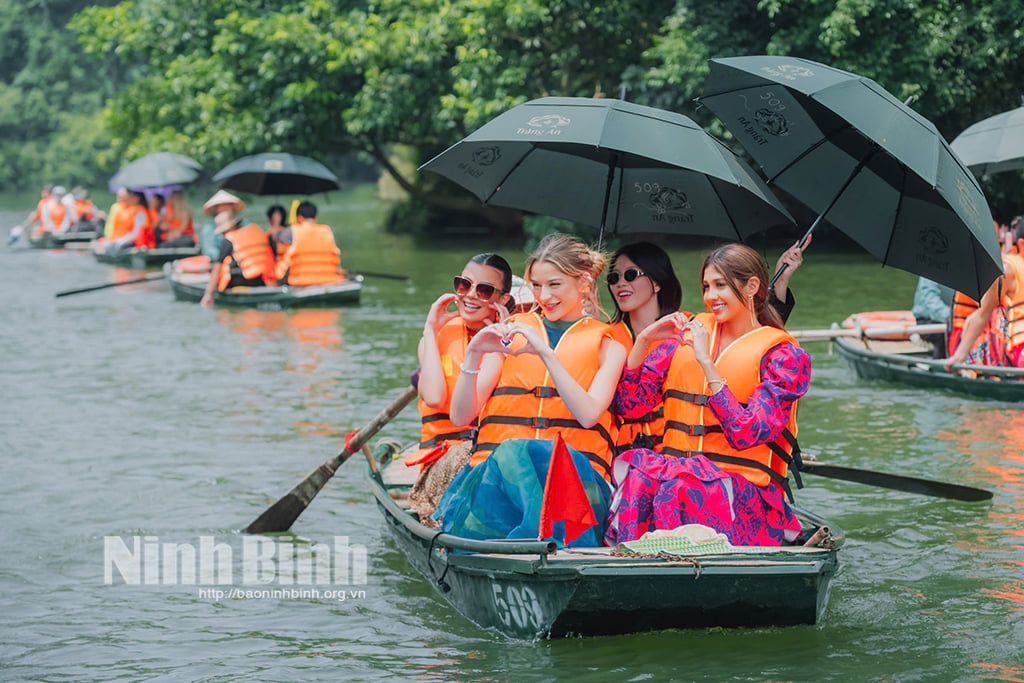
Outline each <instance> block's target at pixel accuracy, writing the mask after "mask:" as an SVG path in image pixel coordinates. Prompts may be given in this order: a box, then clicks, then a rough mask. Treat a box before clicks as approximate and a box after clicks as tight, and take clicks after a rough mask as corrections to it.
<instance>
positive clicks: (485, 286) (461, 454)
mask: <svg viewBox="0 0 1024 683" xmlns="http://www.w3.org/2000/svg"><path fill="white" fill-rule="evenodd" d="M511 287H512V268H511V267H510V266H509V264H508V261H506V260H505V259H504V258H502V257H501V256H499V255H497V254H490V253H486V254H477V255H476V256H474V257H473V258H471V259H470V260H469V262H468V263H467V264H466V265H465V267H464V268H463V269H462V274H461V275H456V276H455V280H454V293H448V294H442V295H441V296H440V297H438V298H437V300H436V301H434V303H433V304H432V305H431V306H430V312H429V313H428V314H427V320H426V322H425V323H424V325H423V337H422V338H421V339H420V345H419V361H420V370H419V376H418V379H417V380H416V390H417V392H418V393H419V397H420V400H419V411H420V415H421V420H422V426H421V428H420V448H419V450H418V451H416V453H414V454H413V455H412V456H410V457H409V458H408V459H407V460H406V464H407V465H409V466H413V465H420V466H421V474H420V478H419V479H418V480H417V482H416V485H415V486H414V488H413V491H412V492H411V495H410V504H411V505H412V506H413V508H415V509H416V511H417V512H419V514H420V518H421V519H423V520H425V521H426V520H428V518H429V515H430V513H432V512H433V511H434V508H436V507H437V501H438V500H439V499H440V496H441V494H443V493H444V490H445V488H447V486H448V483H449V482H450V481H451V478H452V476H454V474H455V473H456V472H457V471H458V470H459V469H461V468H462V466H463V465H465V464H466V462H468V461H469V445H470V444H469V440H470V439H472V437H473V428H472V427H471V426H468V425H467V426H461V427H457V426H455V425H454V424H452V421H451V417H450V416H449V410H450V405H451V398H452V390H453V389H454V388H455V383H456V381H457V380H458V378H459V372H460V370H459V368H460V367H461V365H462V361H463V358H464V356H465V353H466V347H467V346H468V345H469V342H470V340H471V339H473V337H474V336H475V335H476V334H477V333H478V332H479V331H480V330H482V329H483V328H484V327H486V326H487V325H490V324H492V323H494V322H497V321H498V320H501V319H503V318H506V317H507V316H508V314H507V311H506V310H505V308H504V306H505V305H506V304H507V303H508V301H509V297H510V295H509V290H510V289H511ZM452 304H455V310H449V308H450V307H451V305H452ZM456 446H457V447H456ZM453 447H455V448H453ZM442 458H444V459H443V460H442Z"/></svg>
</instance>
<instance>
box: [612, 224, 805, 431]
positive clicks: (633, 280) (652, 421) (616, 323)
mask: <svg viewBox="0 0 1024 683" xmlns="http://www.w3.org/2000/svg"><path fill="white" fill-rule="evenodd" d="M808 244H810V240H808ZM802 253H803V248H801V247H800V246H799V244H795V245H793V246H792V247H790V248H789V249H787V250H786V251H785V252H783V254H782V255H781V256H780V257H779V260H778V263H776V266H775V268H776V270H778V269H779V268H780V267H781V266H782V264H786V270H784V271H783V273H782V275H781V276H780V277H779V279H778V281H777V282H776V284H775V287H774V288H773V289H772V290H771V292H770V294H769V296H768V304H769V305H770V306H771V307H772V308H774V309H775V310H776V312H777V313H778V314H779V315H780V316H781V318H782V321H783V323H785V321H786V320H788V319H789V314H790V313H791V312H792V310H793V306H794V304H795V302H794V300H793V294H792V292H791V291H789V289H788V283H789V278H790V276H791V275H792V274H793V271H795V270H796V269H797V268H798V267H799V266H800V263H801V262H802V258H801V257H802ZM607 282H608V290H609V291H610V292H611V295H612V301H613V302H614V303H615V315H614V316H612V327H613V329H614V331H615V339H616V340H617V341H618V342H619V343H620V344H622V345H623V346H625V347H626V349H627V350H631V349H632V348H633V340H634V339H635V338H636V335H637V334H639V333H640V332H643V331H644V330H645V329H647V328H648V327H649V326H650V325H651V324H653V323H654V321H656V320H657V319H658V318H661V317H663V316H666V315H668V314H669V313H675V312H676V311H678V310H679V306H680V305H681V303H682V298H683V295H682V288H681V287H680V285H679V278H677V277H676V273H675V270H674V269H673V267H672V260H671V259H670V258H669V255H668V254H667V253H666V252H665V250H664V249H662V248H661V247H659V246H657V245H656V244H652V243H650V242H634V243H632V244H627V245H625V246H623V247H620V248H619V250H618V251H616V252H615V254H613V255H612V265H611V269H610V271H609V272H608V278H607ZM683 313H684V314H686V315H687V316H689V315H690V314H689V313H688V312H686V311H683ZM617 422H618V426H619V430H618V437H617V445H618V449H619V450H623V449H627V448H629V447H630V446H633V445H638V446H640V445H643V446H647V447H651V448H652V447H654V446H655V445H657V444H659V443H661V435H662V433H663V431H664V416H663V411H662V407H661V406H660V405H657V406H655V407H654V408H653V409H652V410H651V411H650V412H647V413H644V414H643V415H638V416H635V417H632V418H623V417H621V416H617ZM641 435H642V436H641ZM638 439H639V441H638Z"/></svg>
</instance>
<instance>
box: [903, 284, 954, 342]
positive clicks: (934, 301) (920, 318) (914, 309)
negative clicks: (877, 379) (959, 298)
mask: <svg viewBox="0 0 1024 683" xmlns="http://www.w3.org/2000/svg"><path fill="white" fill-rule="evenodd" d="M955 294H956V291H955V290H954V289H953V288H951V287H947V286H945V285H940V284H939V283H938V282H935V281H933V280H929V279H928V278H925V277H919V278H917V288H916V289H915V290H914V303H913V304H912V305H911V308H910V313H911V314H912V315H913V316H914V321H915V322H916V323H917V324H918V325H936V324H943V325H945V324H946V323H948V322H949V318H950V315H951V314H952V310H953V297H954V296H955ZM965 317H966V316H965ZM921 339H923V340H924V341H926V342H928V343H929V344H931V345H932V358H945V357H946V345H947V340H946V333H945V332H938V333H936V334H922V335H921Z"/></svg>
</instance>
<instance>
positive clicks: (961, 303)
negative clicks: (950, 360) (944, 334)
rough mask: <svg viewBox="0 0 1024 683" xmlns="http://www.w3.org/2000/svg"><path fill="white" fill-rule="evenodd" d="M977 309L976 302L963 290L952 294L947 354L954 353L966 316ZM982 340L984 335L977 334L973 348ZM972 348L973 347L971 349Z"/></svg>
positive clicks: (958, 343)
mask: <svg viewBox="0 0 1024 683" xmlns="http://www.w3.org/2000/svg"><path fill="white" fill-rule="evenodd" d="M976 310H978V302H977V301H975V300H974V299H972V298H971V297H969V296H967V295H966V294H964V293H963V292H956V293H955V294H954V295H953V309H952V311H951V312H950V314H949V335H948V339H949V343H948V349H947V351H948V355H950V356H952V355H953V354H954V353H956V347H957V346H959V345H960V337H961V336H962V335H963V332H964V325H965V324H966V323H967V316H969V315H970V314H971V313H974V312H975V311H976ZM983 341H984V335H983V334H980V335H978V339H977V341H975V342H974V348H977V346H978V345H979V344H981V343H982V342H983ZM972 350H973V349H972Z"/></svg>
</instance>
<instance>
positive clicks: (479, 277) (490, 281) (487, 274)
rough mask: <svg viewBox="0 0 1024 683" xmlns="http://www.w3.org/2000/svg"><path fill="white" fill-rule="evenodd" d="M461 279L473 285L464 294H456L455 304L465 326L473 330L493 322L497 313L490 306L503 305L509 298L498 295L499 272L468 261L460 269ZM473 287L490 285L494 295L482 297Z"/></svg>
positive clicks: (500, 287)
mask: <svg viewBox="0 0 1024 683" xmlns="http://www.w3.org/2000/svg"><path fill="white" fill-rule="evenodd" d="M462 277H464V278H466V279H467V280H469V281H470V282H472V283H473V285H474V286H473V287H471V288H470V290H469V291H468V292H466V293H465V294H458V293H456V299H455V303H456V305H457V306H458V308H459V315H460V316H461V317H462V319H463V320H464V321H465V322H466V326H467V327H469V328H470V329H474V330H475V329H479V328H481V327H483V326H484V325H487V324H489V323H492V322H494V320H495V318H496V317H497V312H496V311H495V310H494V307H493V306H492V305H491V304H494V303H505V302H507V301H508V298H509V295H508V294H501V293H500V292H501V291H502V289H503V286H502V276H501V271H500V270H498V269H497V268H492V267H491V266H485V265H481V264H479V263H473V262H472V261H470V262H469V263H467V264H466V267H465V268H463V269H462ZM475 285H491V286H492V287H494V290H495V291H494V294H493V295H492V296H491V297H490V298H489V299H488V298H485V297H482V296H480V293H479V292H478V291H477V288H476V286H475Z"/></svg>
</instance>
